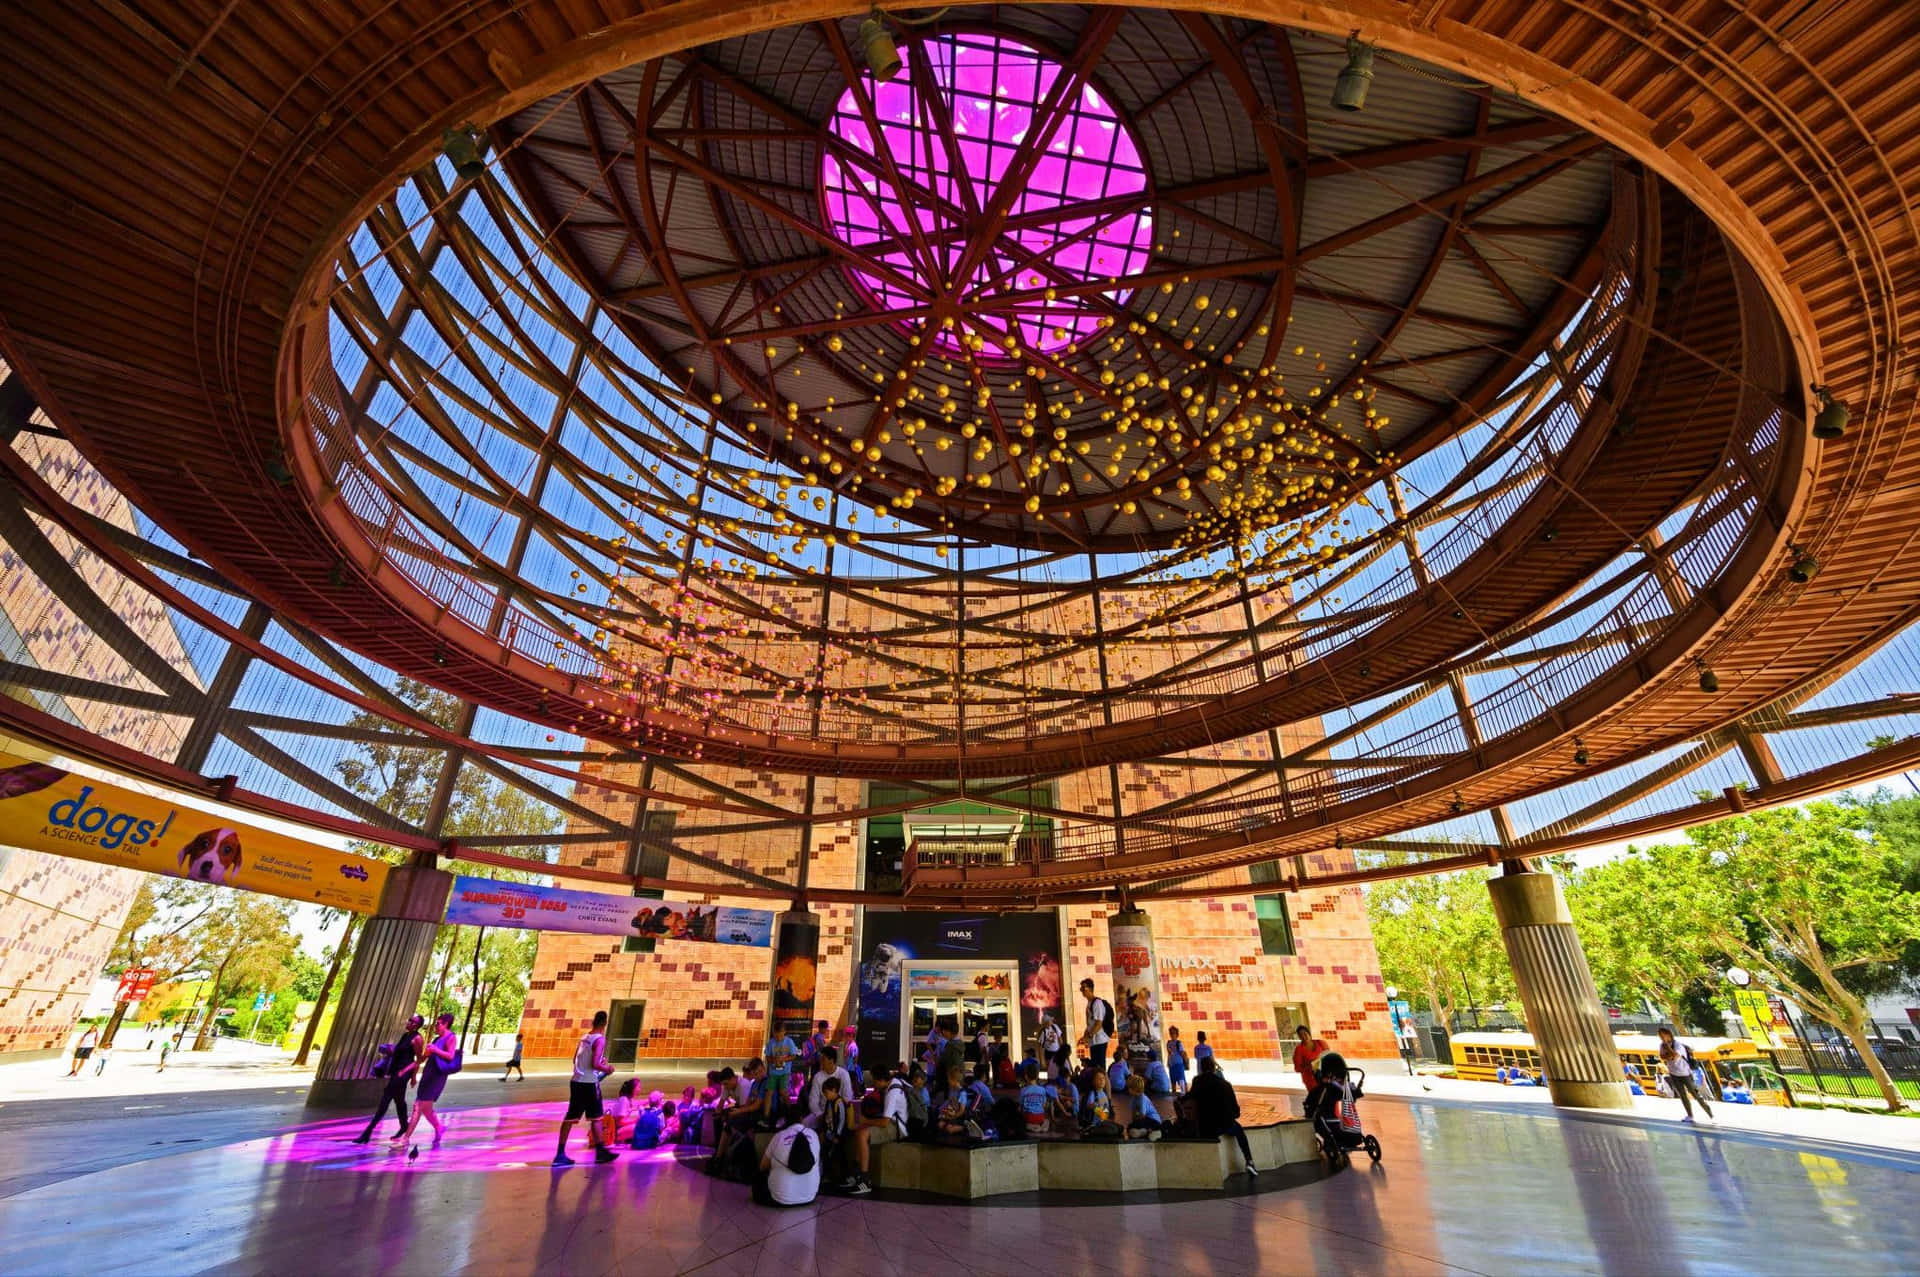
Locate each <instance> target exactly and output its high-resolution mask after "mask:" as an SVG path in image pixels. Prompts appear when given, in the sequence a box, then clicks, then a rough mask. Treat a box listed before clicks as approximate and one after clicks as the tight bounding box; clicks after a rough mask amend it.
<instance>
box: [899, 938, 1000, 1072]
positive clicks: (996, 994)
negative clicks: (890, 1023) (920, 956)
mask: <svg viewBox="0 0 1920 1277" xmlns="http://www.w3.org/2000/svg"><path fill="white" fill-rule="evenodd" d="M900 983H901V992H902V995H903V996H902V997H901V999H900V1040H901V1042H902V1044H903V1050H905V1051H910V1052H912V1053H915V1054H917V1053H918V1052H919V1050H920V1049H921V1046H922V1044H924V1043H925V1042H926V1040H927V1034H928V1033H930V1032H932V1031H933V1026H934V1025H935V1024H938V1025H939V1026H940V1029H941V1032H943V1033H945V1034H947V1035H948V1036H949V1037H951V1036H953V1035H954V1034H955V1033H958V1034H959V1037H960V1041H961V1042H962V1043H964V1044H965V1046H966V1048H967V1059H968V1060H973V1059H974V1058H975V1055H976V1052H975V1050H974V1039H975V1037H977V1036H978V1034H979V1032H980V1030H981V1029H982V1028H985V1029H986V1031H987V1036H988V1037H989V1038H991V1039H993V1040H994V1041H996V1042H1004V1043H1006V1044H1007V1051H1008V1053H1009V1054H1010V1055H1011V1056H1012V1057H1013V1058H1014V1059H1015V1060H1018V1059H1019V1058H1020V1007H1019V989H1020V967H1019V964H1018V963H1015V962H909V963H906V964H905V965H904V966H903V968H902V970H901V980H900Z"/></svg>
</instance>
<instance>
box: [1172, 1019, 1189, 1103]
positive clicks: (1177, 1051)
mask: <svg viewBox="0 0 1920 1277" xmlns="http://www.w3.org/2000/svg"><path fill="white" fill-rule="evenodd" d="M1167 1084H1168V1088H1169V1089H1170V1090H1171V1091H1172V1092H1173V1094H1175V1095H1185V1094H1186V1093H1187V1044H1186V1043H1184V1042H1182V1041H1181V1040H1180V1030H1179V1029H1177V1028H1170V1029H1168V1030H1167Z"/></svg>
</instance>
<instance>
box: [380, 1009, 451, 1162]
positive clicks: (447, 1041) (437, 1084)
mask: <svg viewBox="0 0 1920 1277" xmlns="http://www.w3.org/2000/svg"><path fill="white" fill-rule="evenodd" d="M433 1031H434V1037H433V1041H431V1042H429V1043H428V1044H427V1047H426V1049H425V1050H424V1051H422V1052H421V1053H420V1056H421V1066H420V1089H419V1090H418V1091H417V1092H415V1093H414V1097H413V1121H411V1122H409V1123H408V1124H407V1130H406V1133H405V1134H404V1135H399V1136H396V1137H395V1138H394V1141H393V1142H394V1143H395V1144H406V1143H408V1142H410V1141H411V1140H412V1139H413V1128H414V1127H416V1126H418V1125H420V1119H421V1118H423V1117H424V1118H426V1119H427V1125H428V1126H431V1127H432V1128H433V1142H434V1143H435V1144H438V1143H439V1142H440V1141H441V1140H443V1139H445V1138H446V1135H447V1127H446V1123H444V1122H442V1121H441V1120H440V1115H439V1114H437V1113H435V1112H434V1111H433V1109H434V1106H435V1105H436V1104H438V1103H439V1102H440V1092H442V1091H444V1090H446V1089H447V1078H448V1076H450V1075H451V1074H453V1073H456V1072H458V1071H459V1068H460V1066H459V1064H457V1063H456V1062H455V1060H456V1057H458V1055H459V1054H460V1039H459V1038H458V1037H456V1036H455V1035H454V1032H453V1013H452V1012H451V1011H443V1012H441V1013H440V1014H439V1015H438V1016H437V1017H435V1019H434V1021H433Z"/></svg>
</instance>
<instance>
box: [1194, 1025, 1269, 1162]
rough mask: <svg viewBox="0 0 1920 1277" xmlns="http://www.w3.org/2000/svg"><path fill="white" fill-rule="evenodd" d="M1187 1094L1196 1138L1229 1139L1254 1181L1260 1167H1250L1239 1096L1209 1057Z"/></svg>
mask: <svg viewBox="0 0 1920 1277" xmlns="http://www.w3.org/2000/svg"><path fill="white" fill-rule="evenodd" d="M1188 1094H1189V1095H1191V1096H1192V1097H1193V1116H1194V1123H1195V1125H1197V1126H1198V1127H1199V1129H1200V1138H1202V1139H1209V1140H1217V1139H1219V1138H1220V1137H1221V1136H1222V1135H1231V1136H1233V1141H1234V1143H1236V1144H1238V1145H1239V1146H1240V1156H1241V1157H1244V1158H1245V1159H1247V1174H1249V1175H1252V1176H1254V1177H1256V1178H1258V1177H1259V1174H1260V1168H1259V1167H1257V1166H1255V1165H1254V1164H1253V1150H1252V1149H1251V1148H1249V1147H1248V1146H1247V1132H1246V1130H1245V1129H1244V1128H1243V1127H1242V1126H1241V1125H1240V1097H1239V1096H1237V1095H1235V1094H1234V1093H1233V1083H1231V1082H1229V1081H1227V1079H1226V1077H1225V1076H1224V1075H1222V1074H1221V1072H1220V1062H1219V1061H1218V1060H1215V1059H1214V1058H1213V1057H1212V1056H1211V1055H1209V1056H1205V1057H1203V1058H1202V1059H1201V1061H1200V1076H1199V1077H1197V1078H1195V1079H1193V1086H1192V1088H1191V1089H1190V1090H1189V1091H1188Z"/></svg>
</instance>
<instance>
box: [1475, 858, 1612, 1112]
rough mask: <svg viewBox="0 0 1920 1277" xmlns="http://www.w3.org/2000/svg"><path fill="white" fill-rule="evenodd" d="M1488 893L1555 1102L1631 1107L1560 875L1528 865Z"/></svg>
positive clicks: (1573, 1105) (1492, 881)
mask: <svg viewBox="0 0 1920 1277" xmlns="http://www.w3.org/2000/svg"><path fill="white" fill-rule="evenodd" d="M1513 868H1514V866H1513V865H1512V864H1509V865H1508V869H1509V870H1512V869H1513ZM1487 890H1488V891H1489V892H1491V893H1492V895H1493V913H1494V917H1496V918H1497V919H1499V921H1500V934H1501V936H1502V938H1503V939H1505V941H1506V944H1507V960H1508V961H1509V962H1511V963H1512V964H1513V978H1514V983H1515V984H1516V985H1518V986H1519V990H1520V1002H1521V1004H1522V1005H1523V1006H1524V1007H1525V1008H1526V1012H1527V1028H1528V1029H1529V1030H1531V1031H1532V1033H1533V1040H1534V1042H1535V1043H1536V1044H1537V1045H1538V1046H1539V1048H1540V1060H1541V1063H1542V1065H1543V1066H1544V1067H1545V1068H1546V1071H1547V1089H1548V1090H1549V1092H1551V1094H1552V1095H1553V1102H1554V1103H1555V1104H1559V1105H1564V1106H1567V1107H1570V1108H1603V1109H1624V1108H1631V1107H1633V1100H1632V1098H1631V1095H1630V1093H1629V1092H1628V1090H1627V1083H1626V1079H1625V1077H1624V1075H1623V1074H1622V1073H1621V1071H1620V1056H1619V1054H1618V1052H1617V1051H1616V1049H1615V1047H1614V1042H1613V1034H1612V1032H1611V1031H1610V1030H1609V1026H1608V1024H1607V1012H1606V1008H1604V1007H1602V1006H1601V1005H1600V994H1599V992H1598V991H1597V990H1596V989H1595V988H1594V987H1593V972H1592V971H1591V970H1589V969H1588V967H1587V955H1586V951H1585V950H1583V949H1582V948H1581V947H1580V936H1579V933H1578V932H1576V931H1575V930H1574V929H1573V915H1571V914H1570V913H1568V912H1567V899H1566V896H1565V895H1563V894H1562V893H1561V891H1560V882H1559V880H1558V879H1556V878H1555V877H1554V876H1553V875H1552V874H1547V873H1538V872H1534V871H1531V870H1529V871H1527V872H1523V873H1513V872H1508V873H1506V874H1505V875H1503V876H1501V877H1498V878H1492V879H1489V880H1488V882H1487Z"/></svg>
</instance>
